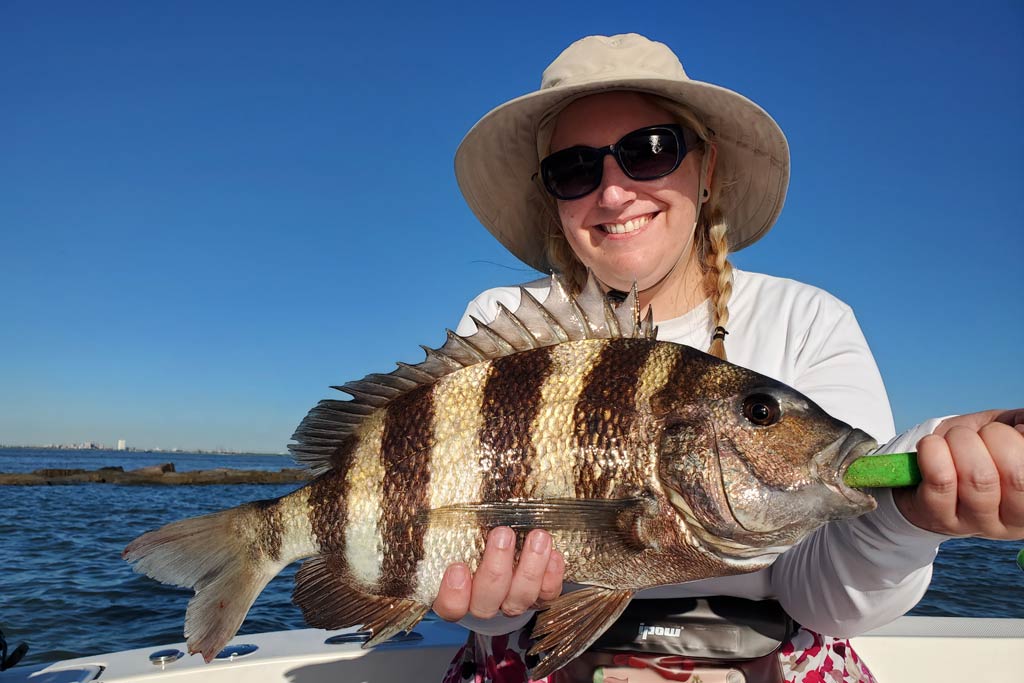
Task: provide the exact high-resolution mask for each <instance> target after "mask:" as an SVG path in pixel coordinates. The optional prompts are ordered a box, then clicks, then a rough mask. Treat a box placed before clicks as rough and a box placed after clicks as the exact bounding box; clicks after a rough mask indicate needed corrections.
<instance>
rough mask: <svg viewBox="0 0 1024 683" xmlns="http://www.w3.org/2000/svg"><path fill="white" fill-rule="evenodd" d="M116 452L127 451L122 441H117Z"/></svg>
mask: <svg viewBox="0 0 1024 683" xmlns="http://www.w3.org/2000/svg"><path fill="white" fill-rule="evenodd" d="M117 450H119V451H124V450H128V449H127V445H126V444H125V442H124V439H118V440H117Z"/></svg>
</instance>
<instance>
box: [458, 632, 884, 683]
mask: <svg viewBox="0 0 1024 683" xmlns="http://www.w3.org/2000/svg"><path fill="white" fill-rule="evenodd" d="M529 648H530V637H529V634H528V633H527V632H526V631H524V630H520V631H515V632H513V633H510V634H508V635H504V636H493V637H492V636H482V635H479V634H476V633H470V634H469V639H468V640H467V642H466V644H465V645H464V646H462V648H461V649H460V650H459V651H458V653H456V655H455V658H454V659H453V660H452V663H451V664H450V665H449V667H448V671H447V673H446V674H445V677H444V680H443V683H557V674H555V675H552V676H548V677H546V678H543V679H539V680H535V679H531V678H529V675H528V671H529V667H531V666H533V665H534V664H536V657H532V656H529V655H527V654H526V651H527V650H529ZM779 662H780V664H781V666H782V673H783V677H784V680H785V682H786V683H877V681H876V680H875V677H874V676H873V675H872V673H871V671H870V670H869V669H868V668H867V666H866V665H865V664H864V662H862V661H861V659H860V657H859V656H858V655H857V653H856V652H854V651H853V648H852V647H851V646H850V643H849V641H847V640H845V639H836V638H832V637H829V636H823V635H821V634H819V633H815V632H814V631H809V630H807V629H805V628H800V630H798V631H797V632H796V633H795V634H794V635H793V637H792V638H790V639H789V641H787V642H786V643H785V644H783V646H782V648H781V649H780V650H779Z"/></svg>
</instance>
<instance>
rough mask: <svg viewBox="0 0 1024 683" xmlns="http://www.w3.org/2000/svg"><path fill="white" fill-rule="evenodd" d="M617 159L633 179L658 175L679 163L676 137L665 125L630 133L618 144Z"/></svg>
mask: <svg viewBox="0 0 1024 683" xmlns="http://www.w3.org/2000/svg"><path fill="white" fill-rule="evenodd" d="M619 160H620V162H621V163H622V170H624V171H625V172H626V173H628V174H629V175H630V177H632V178H634V179H636V180H653V179H655V178H660V177H662V176H664V175H668V174H669V173H671V172H672V171H674V170H675V169H676V167H677V166H678V165H679V161H680V159H679V139H678V138H677V137H676V136H675V134H674V133H673V132H672V131H671V130H668V129H665V128H659V129H647V130H643V131H637V132H635V133H631V134H629V135H627V136H626V137H624V138H623V139H622V141H621V142H620V143H619Z"/></svg>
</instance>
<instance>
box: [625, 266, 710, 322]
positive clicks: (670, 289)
mask: <svg viewBox="0 0 1024 683" xmlns="http://www.w3.org/2000/svg"><path fill="white" fill-rule="evenodd" d="M705 279H706V276H705V274H704V273H703V272H701V269H700V266H699V265H698V263H697V259H696V257H695V256H694V255H693V253H692V252H691V253H690V254H689V257H688V258H686V259H685V260H684V261H681V262H680V263H679V264H677V265H676V267H675V268H673V269H672V270H671V271H670V272H669V274H668V275H666V276H665V277H664V278H662V280H661V281H660V282H658V283H657V284H655V285H654V286H652V287H650V288H648V289H645V290H643V291H642V292H640V310H641V311H646V310H647V307H648V306H650V307H651V308H652V309H653V311H654V321H655V322H658V321H661V320H671V319H673V318H678V317H679V316H681V315H683V314H684V313H689V312H690V311H692V310H693V309H694V308H696V307H697V306H699V305H700V304H701V303H703V302H704V300H705V299H707V293H706V291H705V285H704V282H705Z"/></svg>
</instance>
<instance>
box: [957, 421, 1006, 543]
mask: <svg viewBox="0 0 1024 683" xmlns="http://www.w3.org/2000/svg"><path fill="white" fill-rule="evenodd" d="M946 442H947V443H948V444H949V450H950V453H951V454H952V457H953V462H954V465H955V467H956V493H957V505H956V510H955V514H956V521H957V528H956V533H960V534H975V535H982V536H989V537H992V536H998V535H1000V534H1001V533H1002V532H1003V527H1002V523H1001V522H1000V519H999V499H1000V491H999V484H1000V481H999V471H998V470H997V469H996V464H995V462H994V461H993V460H992V456H991V455H990V454H989V450H988V447H987V446H986V444H985V442H984V440H983V439H982V438H981V434H980V433H979V432H977V431H975V430H972V429H970V428H968V427H955V428H953V429H951V430H950V431H949V433H948V434H947V435H946Z"/></svg>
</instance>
